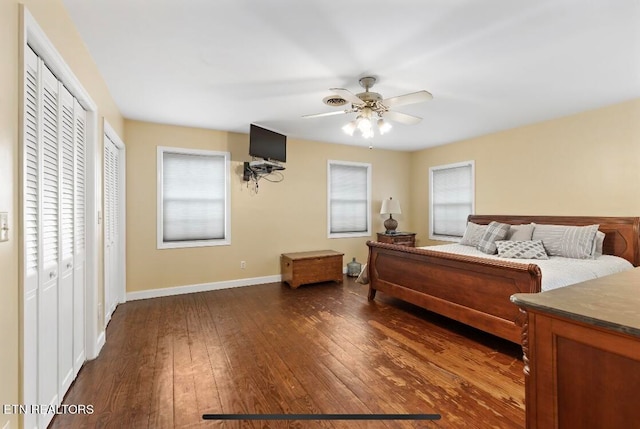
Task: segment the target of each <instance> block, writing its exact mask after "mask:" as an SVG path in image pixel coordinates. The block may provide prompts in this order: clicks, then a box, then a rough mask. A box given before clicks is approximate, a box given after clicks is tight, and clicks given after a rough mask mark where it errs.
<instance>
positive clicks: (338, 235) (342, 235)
mask: <svg viewBox="0 0 640 429" xmlns="http://www.w3.org/2000/svg"><path fill="white" fill-rule="evenodd" d="M332 165H344V166H351V167H362V168H366V170H367V230H366V231H354V232H331V166H332ZM370 236H371V164H370V163H364V162H352V161H338V160H331V159H330V160H327V237H328V238H352V237H370Z"/></svg>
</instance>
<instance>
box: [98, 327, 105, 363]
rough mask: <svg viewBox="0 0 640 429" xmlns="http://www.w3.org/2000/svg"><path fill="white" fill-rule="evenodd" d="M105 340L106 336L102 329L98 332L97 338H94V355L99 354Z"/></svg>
mask: <svg viewBox="0 0 640 429" xmlns="http://www.w3.org/2000/svg"><path fill="white" fill-rule="evenodd" d="M106 342H107V337H106V335H105V331H102V332H100V335H98V339H97V340H96V357H98V355H99V354H100V351H101V350H102V347H103V346H104V344H105V343H106Z"/></svg>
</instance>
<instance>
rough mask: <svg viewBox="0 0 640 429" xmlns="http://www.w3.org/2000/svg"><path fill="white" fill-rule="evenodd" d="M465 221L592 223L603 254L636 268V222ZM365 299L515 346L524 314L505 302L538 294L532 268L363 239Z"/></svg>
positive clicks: (486, 219) (639, 243) (639, 250)
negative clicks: (430, 315)
mask: <svg viewBox="0 0 640 429" xmlns="http://www.w3.org/2000/svg"><path fill="white" fill-rule="evenodd" d="M468 221H469V222H473V223H476V224H481V225H485V224H489V223H490V222H491V221H497V222H501V223H508V224H511V225H519V224H526V223H531V222H534V223H536V224H553V225H575V226H584V225H593V224H599V225H600V226H599V230H600V231H602V232H604V233H605V239H604V244H603V253H604V254H607V255H615V256H619V257H622V258H624V259H626V260H628V261H629V262H631V264H633V265H634V266H638V265H640V235H639V233H640V218H638V217H568V216H481V215H471V216H469V218H468ZM367 245H368V246H369V258H368V266H367V269H368V277H369V296H368V297H369V300H373V299H374V298H375V296H376V292H377V291H381V292H383V293H386V294H389V295H391V296H393V297H396V298H400V299H402V300H404V301H407V302H410V303H412V304H415V305H418V306H420V307H423V308H425V309H427V310H430V311H433V312H435V313H438V314H441V315H443V316H446V317H449V318H451V319H455V320H457V321H459V322H462V323H465V324H467V325H470V326H473V327H475V328H478V329H481V330H483V331H486V332H489V333H491V334H494V335H497V336H498V337H502V338H505V339H507V340H509V341H512V342H514V343H520V338H521V331H522V325H523V323H524V321H525V317H526V316H525V314H524V313H522V312H521V311H520V310H519V308H518V307H517V306H516V305H515V304H513V303H512V302H511V301H510V297H511V295H513V294H515V293H537V292H540V291H541V279H542V275H541V272H540V269H539V267H538V266H537V265H535V264H523V263H516V262H513V261H514V260H505V261H501V260H489V259H482V258H477V257H471V256H462V255H454V254H450V253H443V252H437V251H432V250H426V249H420V248H412V247H406V246H398V245H393V244H384V243H379V242H373V241H368V242H367Z"/></svg>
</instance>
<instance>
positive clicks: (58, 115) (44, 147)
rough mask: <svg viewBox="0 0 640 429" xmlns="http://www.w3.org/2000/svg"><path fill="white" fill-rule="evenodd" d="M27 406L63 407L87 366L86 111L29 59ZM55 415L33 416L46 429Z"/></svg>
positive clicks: (31, 422)
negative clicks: (73, 382)
mask: <svg viewBox="0 0 640 429" xmlns="http://www.w3.org/2000/svg"><path fill="white" fill-rule="evenodd" d="M25 57H26V58H25V62H26V69H25V88H24V91H25V94H24V95H25V96H24V130H23V133H24V138H23V141H24V149H23V160H22V161H23V208H22V210H23V216H24V219H23V234H22V235H23V240H24V241H23V249H24V254H23V259H24V264H23V267H24V276H23V278H24V312H23V313H24V314H23V320H24V322H23V338H24V348H23V359H24V367H23V371H24V372H23V374H24V380H23V386H24V387H23V403H25V404H40V405H54V406H55V405H58V404H59V403H60V401H61V400H62V398H63V397H64V395H65V393H66V392H67V390H68V388H69V386H70V384H71V383H72V381H73V379H74V377H75V375H76V374H77V372H78V371H79V369H80V366H81V365H82V363H83V362H84V356H85V353H84V350H85V348H84V326H85V317H84V296H85V294H84V290H85V279H84V276H85V273H84V271H85V269H84V266H85V260H84V255H85V176H86V172H85V148H86V137H85V134H86V132H85V128H84V124H85V115H86V113H85V111H84V110H83V109H82V107H81V106H80V104H79V103H78V102H77V100H75V98H74V97H73V96H72V95H71V93H69V91H67V89H65V87H64V86H63V85H62V84H61V83H60V82H59V81H58V79H57V78H56V77H55V76H54V74H53V73H52V72H51V71H50V70H49V69H48V68H47V67H46V65H45V64H44V63H43V62H42V60H41V59H39V58H38V57H37V55H36V54H35V53H34V52H33V51H32V50H31V49H28V50H27V52H26V55H25ZM53 416H54V414H52V413H51V414H38V413H33V414H32V413H27V414H25V415H24V427H27V428H33V427H39V428H46V427H47V425H48V424H49V422H50V421H51V419H52V418H53Z"/></svg>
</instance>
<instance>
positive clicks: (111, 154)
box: [104, 134, 121, 323]
mask: <svg viewBox="0 0 640 429" xmlns="http://www.w3.org/2000/svg"><path fill="white" fill-rule="evenodd" d="M120 163H121V160H120V150H119V149H118V147H117V146H116V144H115V143H114V142H112V141H111V139H110V138H109V137H108V136H107V135H106V134H105V138H104V294H105V298H104V302H105V323H107V322H108V321H109V320H110V319H111V315H112V314H113V312H114V311H115V309H116V306H117V305H118V303H119V302H120V300H119V290H120V264H119V260H120V259H119V257H118V252H119V249H120V232H119V231H120V222H121V219H120V209H121V207H120V186H121V182H120Z"/></svg>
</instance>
